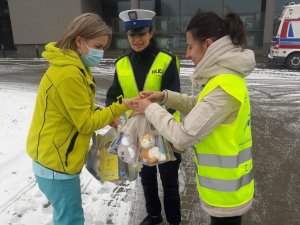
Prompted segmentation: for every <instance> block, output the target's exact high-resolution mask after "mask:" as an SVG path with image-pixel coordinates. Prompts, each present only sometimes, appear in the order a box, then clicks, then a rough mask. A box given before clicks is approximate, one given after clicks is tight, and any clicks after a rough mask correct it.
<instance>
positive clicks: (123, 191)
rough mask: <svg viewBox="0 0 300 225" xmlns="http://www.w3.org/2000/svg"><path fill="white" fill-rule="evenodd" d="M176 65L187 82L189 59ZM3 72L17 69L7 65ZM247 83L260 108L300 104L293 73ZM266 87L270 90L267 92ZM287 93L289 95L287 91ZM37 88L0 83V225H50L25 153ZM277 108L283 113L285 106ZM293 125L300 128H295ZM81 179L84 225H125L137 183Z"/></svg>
mask: <svg viewBox="0 0 300 225" xmlns="http://www.w3.org/2000/svg"><path fill="white" fill-rule="evenodd" d="M113 62H114V60H111V62H110V63H109V64H111V66H105V67H104V66H103V67H101V68H100V69H97V70H99V71H97V70H96V71H95V72H96V73H95V74H96V76H97V74H99V75H100V73H103V69H106V72H105V73H106V74H111V75H113V71H114V67H113ZM15 63H16V64H18V65H19V64H20V63H21V62H17V61H16V60H15ZM181 63H182V68H181V77H182V79H188V76H189V75H190V74H191V73H192V71H193V70H194V68H193V67H192V64H191V63H190V61H188V60H186V61H184V60H183V61H182V62H181ZM26 65H27V64H26ZM27 66H28V65H27ZM5 69H6V70H7V69H8V70H15V69H18V68H15V67H14V66H11V67H9V68H8V67H5ZM247 83H248V85H249V87H250V95H251V98H252V99H256V101H257V102H261V103H262V104H263V105H264V107H270V108H272V106H268V102H269V101H287V100H288V101H290V102H294V103H299V101H300V92H299V91H295V90H298V89H297V88H296V89H295V88H294V87H293V86H295V85H296V86H299V72H298V71H297V72H294V71H288V70H286V71H285V70H274V69H255V71H254V72H253V73H252V74H251V75H250V76H249V77H248V78H247ZM187 84H188V83H187ZM258 86H259V88H257V87H258ZM185 88H187V87H185ZM269 88H271V89H272V90H274V91H271V92H270V91H269V90H268V89H269ZM289 89H291V90H294V91H291V92H290V91H289ZM36 90H37V87H36V86H33V87H30V88H28V87H26V86H22V85H20V84H13V83H9V82H7V83H5V82H1V83H0V104H1V106H0V184H1V185H0V199H1V201H0V225H10V224H13V225H29V224H30V225H51V224H52V209H51V206H49V204H48V201H47V199H45V197H44V196H43V195H42V193H41V192H40V191H39V189H38V187H37V186H36V184H35V179H34V177H33V174H32V171H31V159H30V158H29V157H28V156H27V154H26V151H25V146H26V137H27V132H28V128H29V125H30V121H31V116H32V112H33V108H34V104H35V97H36ZM188 90H189V89H186V91H188ZM265 96H268V97H267V98H266V97H265ZM297 105H298V104H297ZM272 110H273V108H272ZM277 110H282V112H283V113H285V112H288V111H289V108H286V107H285V108H284V109H282V108H279V109H277ZM294 126H295V127H296V128H297V129H299V126H298V125H297V124H294ZM293 129H295V128H293ZM81 181H82V199H83V207H84V210H85V218H86V224H87V225H96V224H97V225H105V224H114V225H126V224H129V221H130V209H131V206H132V204H133V202H132V199H133V198H132V196H133V192H134V189H135V186H136V182H132V183H129V182H128V183H124V184H122V185H115V184H112V183H105V184H101V183H99V182H97V181H96V180H95V179H94V178H93V177H92V176H91V175H90V174H89V173H88V172H87V171H86V170H85V169H83V171H82V174H81ZM183 185H184V184H183ZM183 185H182V186H183ZM182 186H181V187H182Z"/></svg>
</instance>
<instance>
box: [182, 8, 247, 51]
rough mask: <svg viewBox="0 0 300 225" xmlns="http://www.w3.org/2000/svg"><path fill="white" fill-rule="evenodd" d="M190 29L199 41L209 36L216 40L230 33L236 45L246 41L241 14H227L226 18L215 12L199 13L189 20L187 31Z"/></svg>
mask: <svg viewBox="0 0 300 225" xmlns="http://www.w3.org/2000/svg"><path fill="white" fill-rule="evenodd" d="M188 31H189V32H191V33H192V36H193V37H194V38H195V39H197V40H199V41H204V40H206V39H207V38H211V39H212V40H213V41H216V40H218V39H220V38H222V37H224V36H225V35H229V36H230V38H231V41H232V43H233V44H235V45H242V44H244V43H245V42H246V34H245V30H244V24H243V22H242V20H241V18H240V17H239V15H237V14H235V13H229V14H227V15H226V17H225V19H222V18H221V17H220V16H218V15H217V14H216V13H214V12H201V13H197V14H196V15H195V16H194V17H193V18H192V19H191V21H190V22H189V24H188V26H187V29H186V32H188Z"/></svg>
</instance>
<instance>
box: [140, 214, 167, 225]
mask: <svg viewBox="0 0 300 225" xmlns="http://www.w3.org/2000/svg"><path fill="white" fill-rule="evenodd" d="M162 221H163V218H162V216H161V215H159V216H150V215H148V216H146V218H145V219H144V220H143V221H142V222H141V223H140V225H156V224H160V223H161V222H162Z"/></svg>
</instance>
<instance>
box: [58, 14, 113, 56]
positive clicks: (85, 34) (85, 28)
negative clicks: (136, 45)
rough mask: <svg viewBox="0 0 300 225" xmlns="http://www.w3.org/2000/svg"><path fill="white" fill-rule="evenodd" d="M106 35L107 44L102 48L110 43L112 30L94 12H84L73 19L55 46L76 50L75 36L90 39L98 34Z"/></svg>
mask: <svg viewBox="0 0 300 225" xmlns="http://www.w3.org/2000/svg"><path fill="white" fill-rule="evenodd" d="M103 35H107V36H108V44H107V45H106V46H105V48H104V49H107V48H108V47H109V45H110V42H111V38H112V30H111V28H110V27H108V26H107V25H106V23H105V22H104V21H103V20H102V19H101V18H100V17H99V16H98V15H96V14H94V13H84V14H82V15H80V16H77V17H75V18H74V19H73V21H72V22H71V24H70V25H69V27H68V28H67V31H66V33H65V34H64V35H63V37H62V38H61V39H60V40H59V41H58V42H57V43H56V47H58V48H61V49H63V50H68V49H72V50H74V51H76V50H77V46H76V42H75V41H76V37H77V36H80V37H82V38H83V39H84V40H90V39H93V38H96V37H99V36H103Z"/></svg>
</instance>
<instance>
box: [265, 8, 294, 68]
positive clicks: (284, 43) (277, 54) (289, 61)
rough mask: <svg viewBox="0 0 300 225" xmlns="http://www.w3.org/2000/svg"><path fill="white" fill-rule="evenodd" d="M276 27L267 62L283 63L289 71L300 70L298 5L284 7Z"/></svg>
mask: <svg viewBox="0 0 300 225" xmlns="http://www.w3.org/2000/svg"><path fill="white" fill-rule="evenodd" d="M276 27H277V28H276V30H275V31H276V33H275V36H274V37H273V38H272V45H271V48H270V52H269V55H268V58H269V61H271V62H275V63H284V64H285V65H286V66H287V67H288V68H290V69H300V4H295V3H290V4H289V5H286V6H284V9H283V11H282V13H281V15H280V17H279V19H278V24H277V26H276Z"/></svg>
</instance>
